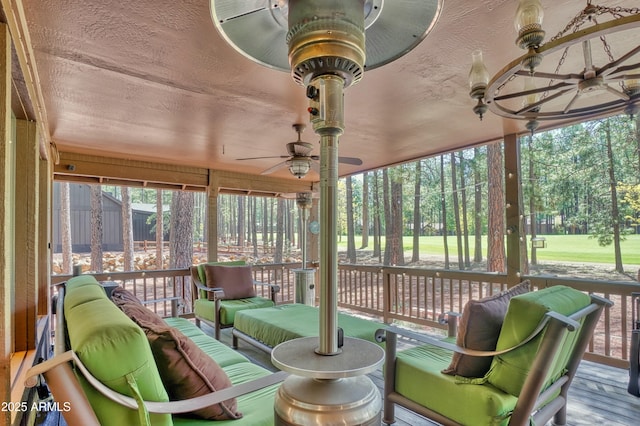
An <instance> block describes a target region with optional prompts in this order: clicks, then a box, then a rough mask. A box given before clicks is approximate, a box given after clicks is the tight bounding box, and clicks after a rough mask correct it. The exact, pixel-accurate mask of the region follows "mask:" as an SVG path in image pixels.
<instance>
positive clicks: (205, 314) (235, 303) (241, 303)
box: [193, 297, 275, 326]
mask: <svg viewBox="0 0 640 426" xmlns="http://www.w3.org/2000/svg"><path fill="white" fill-rule="evenodd" d="M212 303H213V302H212V301H210V300H206V299H197V300H195V301H194V302H193V311H194V312H195V314H196V315H197V316H198V317H200V318H204V319H206V320H209V321H211V322H215V321H216V313H215V310H213V309H212V308H211V304H212ZM274 305H275V304H274V303H273V301H272V300H271V299H265V298H262V297H249V298H247V299H238V300H221V301H220V324H222V325H224V326H229V325H232V324H233V323H234V322H235V317H236V314H237V313H239V312H241V311H243V310H247V309H260V308H269V307H272V306H274Z"/></svg>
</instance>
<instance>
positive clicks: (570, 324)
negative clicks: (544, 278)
mask: <svg viewBox="0 0 640 426" xmlns="http://www.w3.org/2000/svg"><path fill="white" fill-rule="evenodd" d="M551 320H554V321H558V322H560V323H561V324H562V325H563V326H564V327H566V328H567V329H568V330H569V331H575V330H577V329H578V328H580V323H579V322H577V321H575V320H573V319H571V318H569V317H567V316H564V315H561V314H559V313H557V312H548V313H547V314H546V315H545V316H544V317H542V320H540V322H539V323H538V325H537V327H536V328H535V329H534V330H533V332H531V334H529V336H527V337H526V338H525V339H523V340H522V341H521V342H520V343H517V344H516V345H514V346H512V347H510V348H507V349H502V350H499V351H479V350H475V349H468V348H463V347H462V346H458V345H456V344H454V343H450V342H447V341H444V340H439V339H436V338H434V337H431V336H427V335H425V334H420V333H416V332H414V331H411V330H406V329H404V328H400V327H395V326H389V327H387V328H384V329H378V330H377V331H376V334H375V338H376V341H377V342H384V341H387V340H388V334H389V333H391V334H393V335H394V338H393V339H392V341H394V342H395V340H396V339H395V336H397V335H400V336H404V337H408V338H409V339H413V340H416V341H418V342H421V343H426V344H429V345H432V346H437V347H439V348H443V349H448V350H450V351H453V352H457V353H460V354H464V355H471V356H495V355H501V354H505V353H507V352H511V351H513V350H514V349H517V348H519V347H520V346H522V345H524V344H526V343H528V342H530V341H531V340H532V339H533V338H535V337H536V336H537V335H538V334H540V333H541V332H542V331H543V330H544V328H545V327H546V325H547V323H548V322H549V321H551Z"/></svg>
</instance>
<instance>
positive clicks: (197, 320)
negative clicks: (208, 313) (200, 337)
mask: <svg viewBox="0 0 640 426" xmlns="http://www.w3.org/2000/svg"><path fill="white" fill-rule="evenodd" d="M196 327H198V328H202V327H200V320H199V319H198V318H196Z"/></svg>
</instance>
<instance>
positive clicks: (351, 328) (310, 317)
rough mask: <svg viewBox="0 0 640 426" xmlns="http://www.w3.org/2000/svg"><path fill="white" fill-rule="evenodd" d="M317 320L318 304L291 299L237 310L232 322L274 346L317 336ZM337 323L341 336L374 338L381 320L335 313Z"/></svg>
mask: <svg viewBox="0 0 640 426" xmlns="http://www.w3.org/2000/svg"><path fill="white" fill-rule="evenodd" d="M319 324H320V317H319V311H318V308H315V307H313V306H308V305H303V304H297V303H294V304H287V305H278V306H275V307H273V308H268V309H256V310H251V311H242V312H238V313H237V314H236V318H235V321H234V325H233V326H234V328H235V329H236V330H238V331H241V332H243V333H245V334H247V335H249V336H251V337H253V338H254V339H256V340H258V341H260V342H262V343H264V344H266V345H268V346H271V347H275V346H276V345H278V344H280V343H282V342H286V341H287V340H291V339H296V338H298V337H311V336H317V335H318V332H319V327H320V325H319ZM338 326H339V327H342V329H343V330H344V334H345V336H349V337H357V338H359V339H364V340H368V341H370V342H375V332H376V330H377V329H379V328H380V327H382V326H383V324H381V323H378V322H375V321H370V320H366V319H362V318H357V317H353V316H350V315H347V314H343V313H338Z"/></svg>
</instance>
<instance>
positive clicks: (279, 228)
mask: <svg viewBox="0 0 640 426" xmlns="http://www.w3.org/2000/svg"><path fill="white" fill-rule="evenodd" d="M283 239H284V199H283V198H278V211H277V218H276V250H275V253H274V255H273V263H282V257H283V246H284V243H283Z"/></svg>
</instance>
